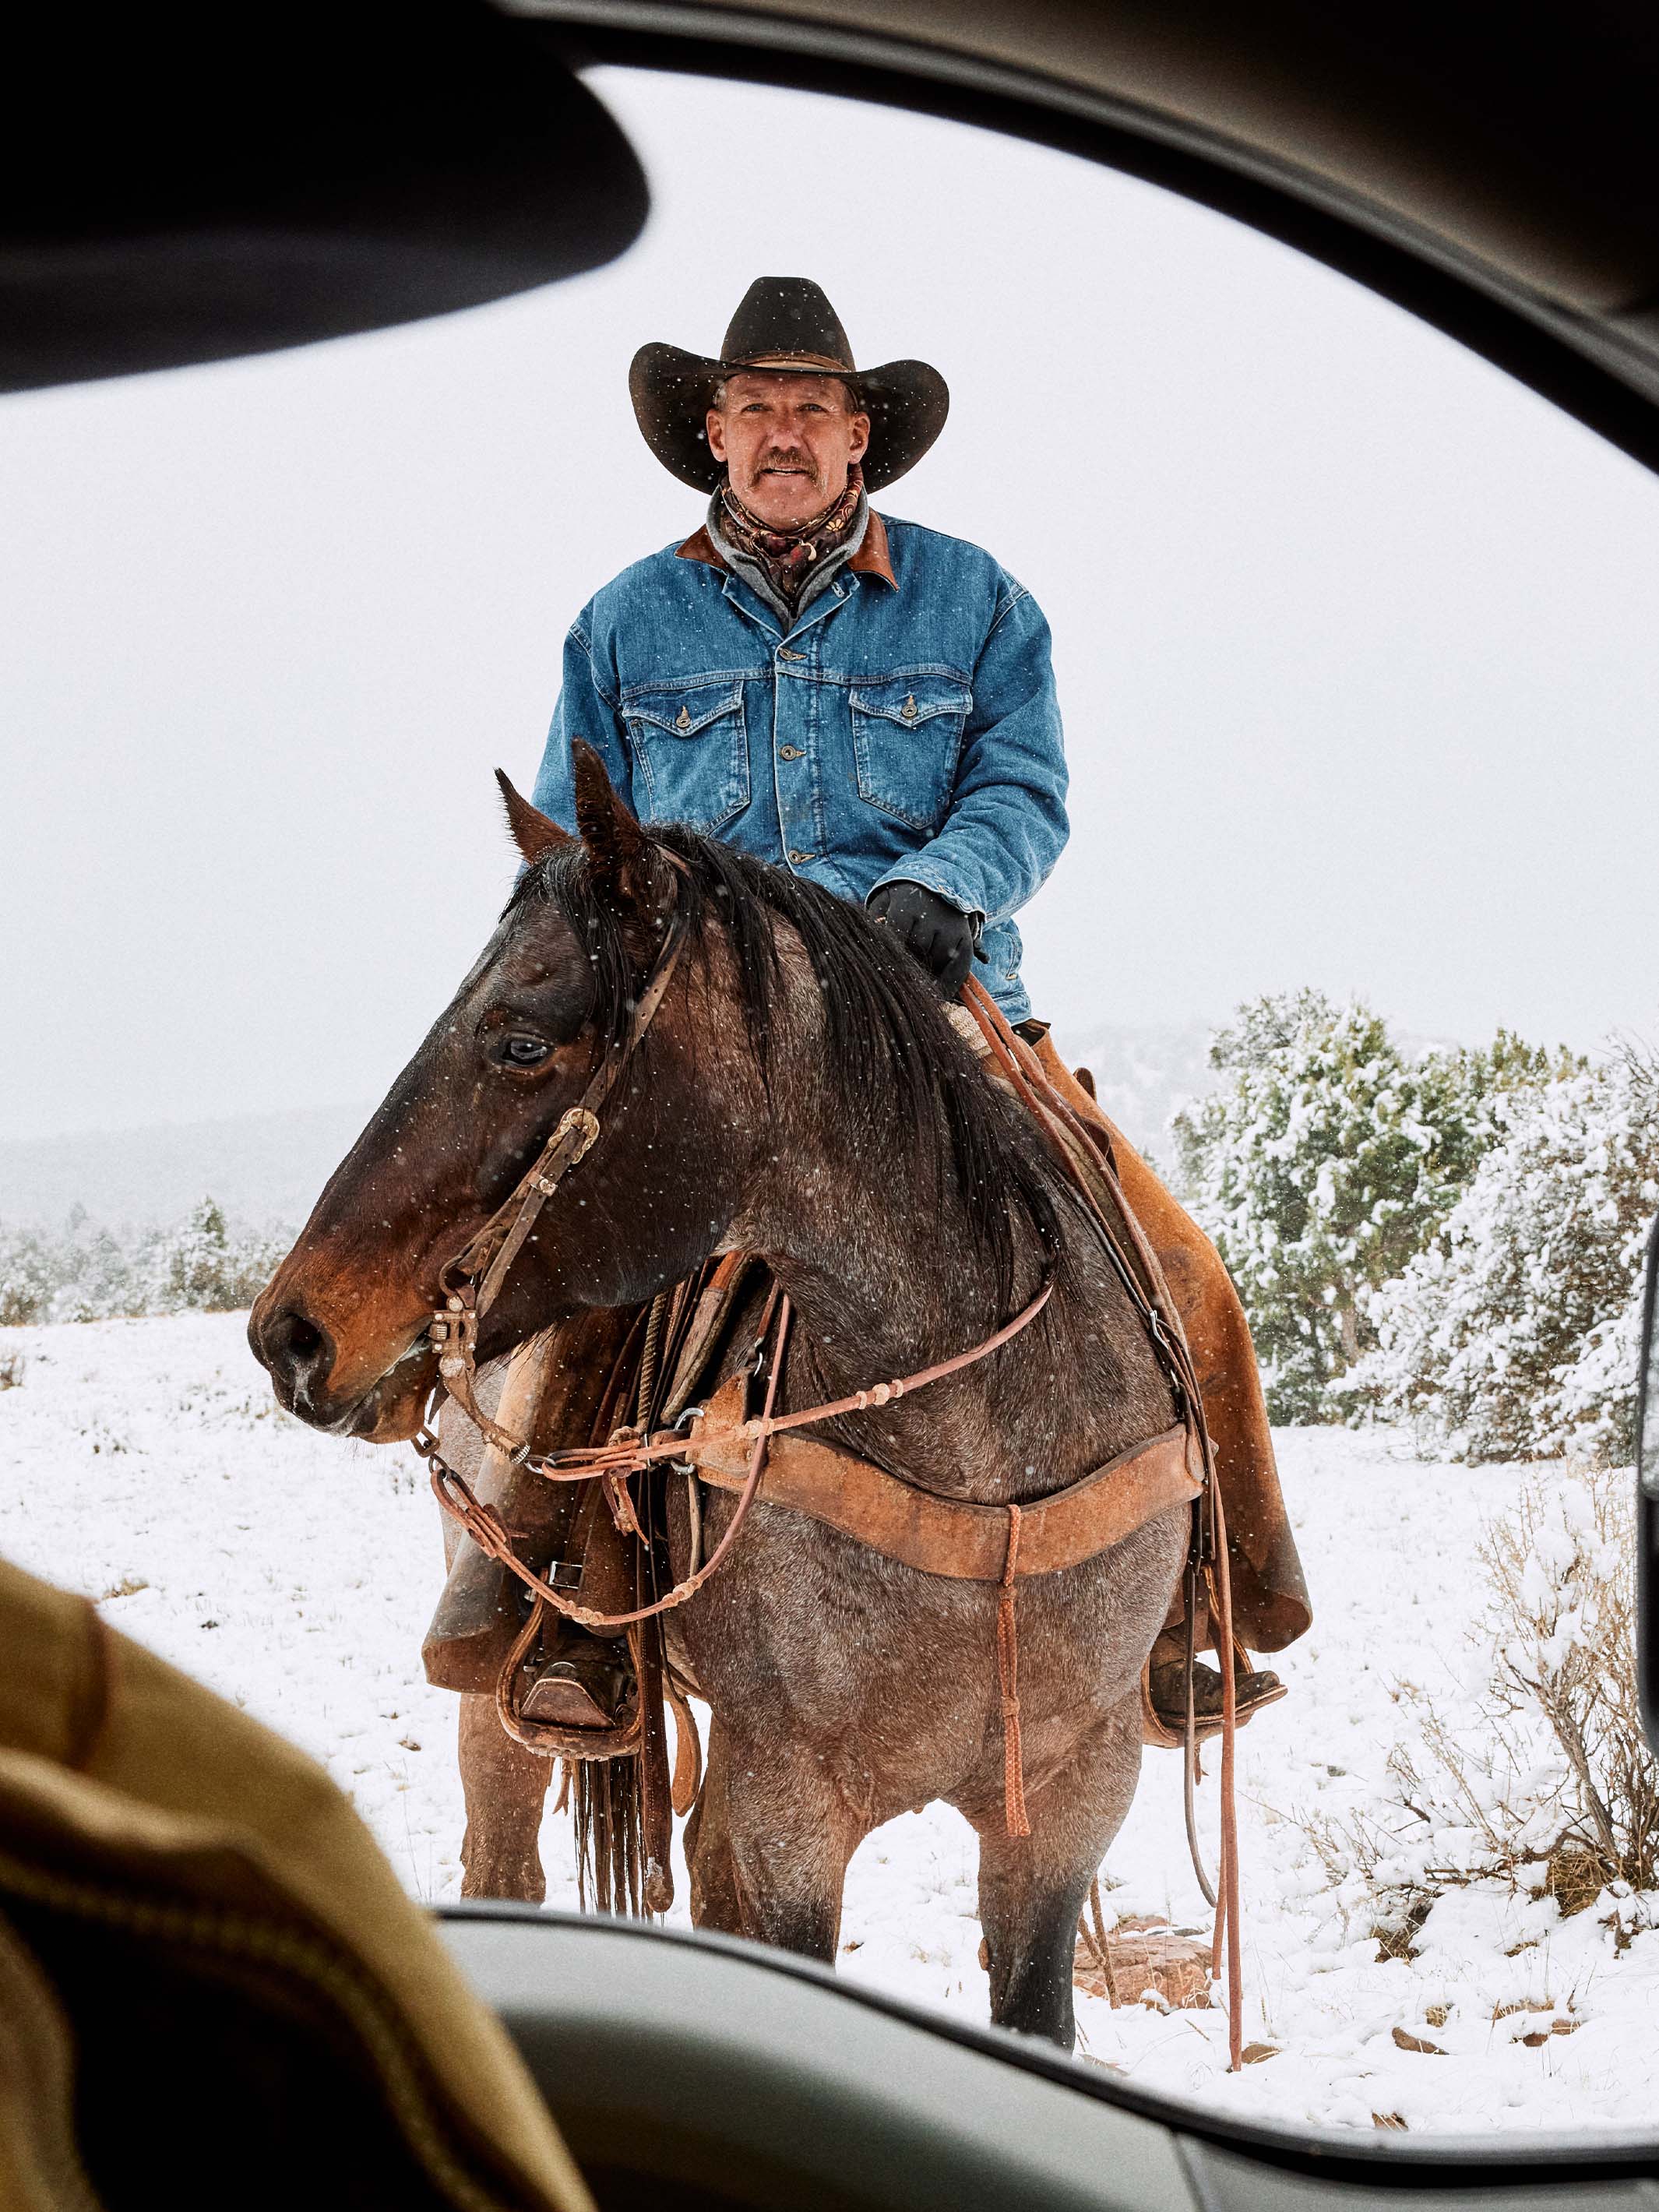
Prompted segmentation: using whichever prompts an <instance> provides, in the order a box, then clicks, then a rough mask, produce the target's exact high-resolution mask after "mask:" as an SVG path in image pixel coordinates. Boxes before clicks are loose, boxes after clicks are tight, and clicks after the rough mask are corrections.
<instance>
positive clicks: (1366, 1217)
mask: <svg viewBox="0 0 1659 2212" xmlns="http://www.w3.org/2000/svg"><path fill="white" fill-rule="evenodd" d="M1210 1056H1211V1059H1212V1062H1213V1064H1214V1065H1215V1066H1216V1067H1217V1068H1218V1070H1219V1071H1220V1072H1221V1073H1222V1074H1223V1075H1224V1076H1225V1078H1226V1080H1225V1081H1224V1083H1223V1084H1222V1085H1221V1086H1220V1087H1219V1088H1218V1090H1217V1091H1215V1092H1213V1093H1212V1095H1211V1096H1210V1097H1207V1098H1204V1099H1201V1100H1199V1101H1197V1102H1196V1103H1194V1104H1192V1105H1190V1106H1188V1107H1185V1108H1183V1109H1182V1111H1181V1112H1180V1113H1179V1114H1178V1115H1176V1118H1175V1121H1174V1122H1173V1124H1172V1127H1173V1129H1174V1133H1175V1138H1176V1146H1177V1148H1178V1152H1179V1158H1180V1164H1181V1170H1182V1180H1183V1185H1184V1188H1185V1192H1186V1194H1187V1197H1188V1201H1189V1203H1190V1204H1191V1206H1192V1207H1193V1210H1194V1212H1195V1214H1196V1215H1197V1217H1198V1219H1199V1221H1200V1224H1201V1225H1202V1226H1203V1227H1204V1228H1205V1229H1206V1231H1208V1232H1209V1234H1210V1236H1211V1237H1212V1238H1213V1239H1214V1241H1215V1243H1216V1245H1217V1247H1218V1249H1219V1251H1220V1253H1221V1256H1222V1258H1223V1260H1224V1261H1225V1262H1226V1265H1227V1267H1228V1270H1229V1272H1230V1273H1231V1276H1232V1279H1233V1281H1234V1283H1235V1284H1236V1285H1237V1289H1238V1293H1239V1296H1240V1297H1241V1298H1242V1299H1243V1304H1244V1310H1245V1313H1246V1315H1247V1316H1249V1323H1250V1330H1251V1334H1252V1335H1253V1336H1254V1338H1255V1347H1256V1352H1257V1355H1258V1357H1259V1358H1260V1359H1261V1368H1262V1380H1263V1382H1264V1383H1265V1385H1266V1387H1267V1406H1268V1410H1269V1412H1270V1413H1271V1414H1272V1416H1273V1419H1275V1420H1278V1421H1330V1420H1340V1419H1345V1418H1347V1417H1348V1415H1349V1413H1350V1406H1349V1403H1348V1401H1346V1400H1343V1399H1340V1398H1339V1397H1337V1396H1336V1395H1334V1394H1333V1392H1332V1389H1331V1385H1332V1383H1334V1381H1335V1380H1336V1379H1337V1378H1338V1377H1339V1376H1342V1375H1343V1374H1344V1373H1345V1372H1346V1370H1347V1369H1348V1368H1349V1367H1351V1366H1352V1364H1353V1363H1354V1361H1355V1360H1356V1359H1357V1358H1358V1357H1359V1356H1360V1354H1361V1353H1362V1352H1364V1351H1366V1350H1367V1349H1368V1348H1370V1346H1373V1345H1374V1344H1375V1343H1376V1334H1375V1331H1374V1329H1373V1328H1372V1325H1371V1322H1370V1301H1371V1298H1372V1296H1373V1294H1374V1293H1375V1292H1376V1290H1377V1289H1378V1288H1379V1287H1380V1286H1381V1285H1383V1283H1385V1282H1387V1281H1389V1279H1391V1278H1392V1277H1394V1276H1396V1275H1398V1274H1399V1273H1401V1271H1402V1269H1404V1268H1405V1267H1407V1264H1408V1263H1409V1262H1410V1261H1411V1260H1412V1259H1413V1256H1414V1255H1416V1254H1417V1253H1419V1251H1421V1250H1422V1249H1423V1248H1424V1246H1425V1243H1427V1242H1428V1240H1429V1238H1430V1237H1431V1236H1432V1234H1433V1233H1434V1231H1436V1230H1437V1228H1438V1226H1439V1225H1440V1223H1441V1222H1442V1220H1443V1218H1444V1217H1445V1215H1446V1213H1447V1212H1448V1211H1449V1208H1450V1206H1452V1204H1453V1202H1454V1200H1455V1198H1456V1197H1457V1195H1458V1194H1459V1192H1460V1191H1461V1190H1462V1188H1463V1186H1464V1185H1465V1184H1466V1183H1467V1182H1468V1179H1469V1177H1470V1176H1471V1175H1472V1174H1473V1173H1474V1169H1475V1166H1476V1164H1477V1163H1478V1161H1479V1160H1480V1158H1481V1156H1482V1154H1483V1152H1485V1151H1486V1147H1487V1146H1489V1145H1490V1144H1491V1143H1492V1141H1493V1139H1494V1138H1495V1136H1496V1135H1497V1134H1498V1130H1499V1126H1500V1125H1499V1121H1498V1100H1499V1099H1500V1097H1502V1096H1503V1095H1504V1094H1506V1093H1507V1092H1508V1091H1510V1090H1511V1089H1513V1088H1515V1087H1516V1086H1517V1085H1522V1086H1524V1085H1530V1084H1534V1083H1536V1082H1538V1081H1541V1080H1542V1079H1543V1078H1544V1076H1545V1074H1546V1073H1547V1070H1548V1068H1549V1066H1550V1063H1549V1061H1548V1060H1547V1056H1546V1055H1545V1054H1542V1053H1541V1052H1539V1051H1537V1050H1535V1049H1534V1048H1531V1047H1529V1046H1526V1045H1523V1044H1522V1043H1521V1042H1520V1041H1519V1040H1518V1039H1516V1038H1514V1037H1512V1036H1508V1035H1506V1034H1505V1033H1504V1032H1501V1031H1500V1032H1499V1035H1498V1039H1497V1041H1496V1042H1495V1043H1494V1044H1493V1045H1492V1047H1491V1048H1489V1049H1488V1050H1486V1051H1483V1052H1470V1051H1464V1050H1459V1051H1455V1052H1449V1053H1439V1054H1430V1055H1428V1057H1427V1058H1426V1059H1424V1060H1417V1061H1411V1060H1407V1058H1406V1057H1405V1055H1404V1054H1402V1053H1401V1051H1400V1049H1399V1048H1398V1047H1397V1046H1396V1045H1395V1042H1394V1041H1393V1040H1392V1039H1391V1038H1390V1036H1389V1033H1388V1030H1387V1027H1386V1024H1384V1023H1383V1021H1382V1020H1381V1019H1380V1018H1378V1017H1377V1016H1376V1015H1375V1014H1373V1013H1372V1012H1370V1010H1369V1009H1368V1008H1366V1007H1364V1006H1360V1005H1358V1004H1348V1005H1337V1004H1334V1002H1333V1001H1332V1000H1329V999H1328V998H1325V997H1324V996H1323V995H1322V994H1321V993H1319V992H1317V991H1300V992H1297V993H1294V994H1286V995H1284V996H1281V997H1277V998H1264V999H1258V1000H1253V1001H1252V1002H1250V1003H1249V1005H1246V1006H1241V1007H1240V1008H1239V1010H1238V1014H1237V1018H1236V1020H1235V1022H1234V1024H1232V1026H1231V1028H1228V1029H1225V1030H1220V1031H1219V1032H1218V1034H1217V1036H1216V1037H1215V1039H1214V1042H1213V1043H1212V1047H1211V1054H1210Z"/></svg>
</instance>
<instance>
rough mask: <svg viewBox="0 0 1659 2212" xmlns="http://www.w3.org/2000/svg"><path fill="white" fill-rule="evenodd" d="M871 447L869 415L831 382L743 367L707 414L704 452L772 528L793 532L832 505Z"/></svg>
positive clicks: (829, 378)
mask: <svg viewBox="0 0 1659 2212" xmlns="http://www.w3.org/2000/svg"><path fill="white" fill-rule="evenodd" d="M869 443H870V417H869V416H867V415H855V414H854V413H853V412H852V410H851V409H850V408H849V406H848V395H847V386H845V385H844V384H843V383H842V380H841V379H840V378H839V377H836V376H798V375H789V376H779V375H775V374H769V373H768V372H767V371H765V370H763V369H740V370H738V372H737V373H736V374H733V375H732V376H729V377H728V378H727V379H726V393H725V399H724V404H722V405H720V406H719V407H711V408H710V409H709V410H708V450H709V452H710V453H713V455H714V459H716V460H717V461H724V462H725V463H726V468H727V470H728V471H729V473H730V476H731V479H732V490H733V491H735V492H736V494H737V495H738V498H739V499H740V500H741V501H743V503H744V506H745V507H747V508H748V509H749V510H750V513H752V514H757V515H759V517H760V519H761V520H762V521H763V522H767V523H770V525H771V526H772V527H773V529H774V530H794V529H798V528H799V526H800V525H801V524H802V523H803V522H811V521H813V520H816V519H817V516H819V515H820V514H822V513H823V512H824V510H825V509H826V508H827V507H833V506H834V505H835V503H836V501H837V500H838V499H839V498H840V497H841V495H842V493H843V492H844V491H845V490H846V489H847V472H848V469H850V468H851V466H852V465H853V463H854V461H856V460H858V459H861V458H862V456H863V453H864V452H865V449H866V447H867V446H868V445H869Z"/></svg>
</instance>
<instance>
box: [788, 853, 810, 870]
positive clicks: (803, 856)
mask: <svg viewBox="0 0 1659 2212" xmlns="http://www.w3.org/2000/svg"><path fill="white" fill-rule="evenodd" d="M811 857H812V855H811V854H810V853H796V852H793V851H792V852H791V854H790V855H789V865H790V866H791V867H799V866H800V864H801V862H802V861H803V860H811Z"/></svg>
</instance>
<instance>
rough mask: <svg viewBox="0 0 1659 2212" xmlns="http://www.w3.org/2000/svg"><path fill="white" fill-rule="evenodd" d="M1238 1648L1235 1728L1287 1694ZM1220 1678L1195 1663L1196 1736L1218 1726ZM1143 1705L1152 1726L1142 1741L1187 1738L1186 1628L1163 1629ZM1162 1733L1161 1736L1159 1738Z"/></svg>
mask: <svg viewBox="0 0 1659 2212" xmlns="http://www.w3.org/2000/svg"><path fill="white" fill-rule="evenodd" d="M1249 1659H1250V1655H1249V1652H1248V1651H1247V1650H1245V1649H1244V1647H1243V1644H1236V1645H1235V1646H1234V1650H1233V1705H1234V1711H1235V1715H1236V1725H1237V1726H1238V1727H1239V1728H1243V1725H1244V1723H1246V1722H1247V1721H1249V1720H1251V1719H1253V1718H1254V1717H1255V1715H1256V1714H1257V1713H1259V1712H1260V1711H1261V1709H1262V1707H1263V1706H1264V1705H1277V1704H1278V1703H1279V1699H1281V1698H1283V1697H1286V1696H1288V1695H1289V1692H1288V1691H1287V1690H1286V1688H1285V1684H1284V1683H1283V1682H1281V1681H1280V1680H1279V1677H1278V1675H1277V1674H1273V1672H1272V1670H1271V1669H1270V1668H1260V1669H1256V1668H1252V1667H1251V1666H1250V1663H1249ZM1221 1692H1222V1680H1221V1675H1220V1673H1219V1671H1218V1669H1217V1668H1214V1667H1210V1666H1206V1665H1205V1664H1204V1662H1202V1661H1201V1660H1200V1661H1195V1662H1194V1666H1193V1717H1194V1721H1195V1723H1196V1724H1197V1732H1198V1734H1199V1735H1200V1736H1206V1735H1214V1734H1215V1733H1216V1731H1217V1730H1218V1729H1219V1728H1220V1726H1221ZM1145 1704H1146V1708H1147V1715H1146V1717H1147V1720H1148V1722H1149V1723H1150V1725H1149V1727H1148V1729H1147V1731H1146V1740H1147V1741H1149V1742H1153V1743H1159V1744H1163V1743H1179V1742H1184V1741H1185V1740H1186V1735H1187V1638H1186V1631H1185V1629H1184V1628H1173V1629H1170V1628H1166V1629H1165V1630H1164V1633H1163V1634H1162V1635H1161V1636H1160V1637H1159V1638H1158V1641H1157V1643H1156V1644H1153V1646H1152V1657H1151V1659H1150V1660H1149V1661H1148V1662H1147V1666H1146V1678H1145ZM1159 1732H1161V1733H1159Z"/></svg>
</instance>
